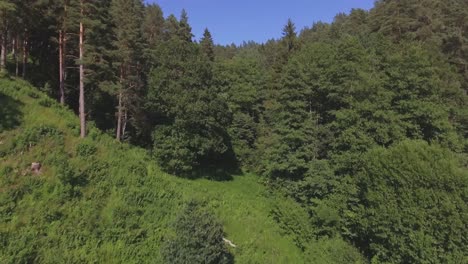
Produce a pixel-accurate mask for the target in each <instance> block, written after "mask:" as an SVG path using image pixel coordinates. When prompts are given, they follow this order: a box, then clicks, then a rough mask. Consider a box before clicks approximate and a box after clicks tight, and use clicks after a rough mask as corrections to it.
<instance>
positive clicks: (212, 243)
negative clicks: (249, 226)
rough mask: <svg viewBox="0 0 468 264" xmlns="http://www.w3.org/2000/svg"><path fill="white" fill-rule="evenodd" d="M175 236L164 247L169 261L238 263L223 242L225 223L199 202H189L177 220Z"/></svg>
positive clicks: (165, 258) (216, 263) (165, 257)
mask: <svg viewBox="0 0 468 264" xmlns="http://www.w3.org/2000/svg"><path fill="white" fill-rule="evenodd" d="M174 231H175V237H173V238H171V239H169V240H167V241H166V242H165V244H164V245H163V248H162V255H163V258H164V260H165V263H173V264H178V263H192V264H197V263H204V264H210V263H212V264H223V263H226V264H227V263H234V260H233V257H232V255H231V254H230V253H229V252H228V251H227V249H226V247H225V245H224V242H223V235H224V232H223V229H222V225H221V224H220V223H219V222H218V221H217V220H216V219H215V218H214V217H213V215H211V214H210V213H209V212H207V211H206V210H203V209H202V208H200V205H198V204H197V203H196V202H189V203H188V204H187V206H186V208H185V209H184V210H183V211H182V212H181V213H180V214H179V216H178V217H177V219H176V221H175V222H174Z"/></svg>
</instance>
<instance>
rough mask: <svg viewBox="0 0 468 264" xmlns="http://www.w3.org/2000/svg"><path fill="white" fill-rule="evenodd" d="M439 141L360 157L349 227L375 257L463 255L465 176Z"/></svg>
mask: <svg viewBox="0 0 468 264" xmlns="http://www.w3.org/2000/svg"><path fill="white" fill-rule="evenodd" d="M467 176H468V175H467V173H466V170H464V169H463V168H461V167H460V164H459V161H458V159H457V157H456V156H455V155H454V154H453V153H451V152H450V151H447V150H445V149H443V148H441V147H440V146H437V145H432V146H431V145H428V144H427V143H425V142H422V141H405V142H402V143H400V144H397V145H395V146H393V147H391V148H389V149H383V148H376V149H373V150H371V151H369V153H368V154H366V155H365V156H364V157H363V168H362V170H361V171H360V172H359V174H358V175H357V177H356V184H357V186H358V187H359V192H358V195H357V197H356V198H357V199H358V201H359V205H356V206H353V207H352V208H351V211H352V212H353V214H352V216H353V217H352V218H349V219H348V221H350V224H351V229H352V230H353V232H355V233H356V236H357V240H358V241H359V243H360V245H361V246H362V247H363V248H364V249H365V250H366V251H367V252H368V253H369V254H370V255H371V256H373V259H375V260H376V261H379V262H390V263H416V262H417V263H424V262H438V263H448V262H452V261H454V262H457V263H461V262H463V261H464V258H465V257H466V256H464V255H465V253H466V251H467V244H468V241H467V239H466V236H465V235H464V233H465V229H466V224H467V223H468V218H467V217H466V214H465V212H466V211H467V209H468V208H467V206H466V205H467V200H466V192H467V190H468V181H467V179H468V177H467Z"/></svg>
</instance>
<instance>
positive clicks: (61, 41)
mask: <svg viewBox="0 0 468 264" xmlns="http://www.w3.org/2000/svg"><path fill="white" fill-rule="evenodd" d="M64 47H65V33H64V32H63V31H62V30H60V31H59V89H60V104H61V105H65V53H64V50H65V48H64Z"/></svg>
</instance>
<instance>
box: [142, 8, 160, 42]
mask: <svg viewBox="0 0 468 264" xmlns="http://www.w3.org/2000/svg"><path fill="white" fill-rule="evenodd" d="M163 32H164V14H163V11H162V9H161V7H160V6H158V5H157V4H150V5H148V6H146V7H145V12H144V19H143V25H142V34H143V38H144V39H145V42H146V44H147V45H148V46H149V47H150V48H154V47H155V46H156V45H157V44H158V43H159V42H160V41H162V39H163Z"/></svg>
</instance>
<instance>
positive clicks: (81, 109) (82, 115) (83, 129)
mask: <svg viewBox="0 0 468 264" xmlns="http://www.w3.org/2000/svg"><path fill="white" fill-rule="evenodd" d="M81 15H83V3H82V6H81ZM83 58H84V26H83V22H80V101H79V104H80V106H79V112H80V127H81V130H80V136H81V137H82V138H84V137H86V116H85V98H84V65H83V64H84V62H83Z"/></svg>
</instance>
